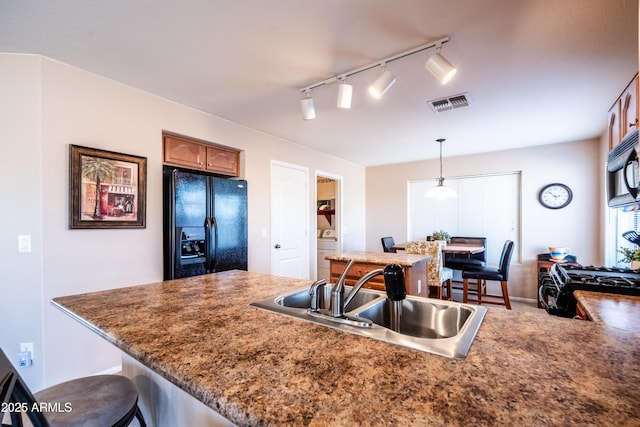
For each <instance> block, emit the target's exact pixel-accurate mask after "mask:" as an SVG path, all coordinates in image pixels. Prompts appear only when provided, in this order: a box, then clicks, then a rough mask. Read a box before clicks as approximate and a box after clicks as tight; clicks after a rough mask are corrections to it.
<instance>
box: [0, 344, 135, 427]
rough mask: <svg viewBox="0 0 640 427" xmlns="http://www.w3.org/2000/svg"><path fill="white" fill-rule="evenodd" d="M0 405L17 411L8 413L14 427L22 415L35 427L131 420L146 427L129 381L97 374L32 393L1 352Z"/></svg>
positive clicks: (18, 426)
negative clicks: (2, 404) (5, 405)
mask: <svg viewBox="0 0 640 427" xmlns="http://www.w3.org/2000/svg"><path fill="white" fill-rule="evenodd" d="M0 403H11V404H12V405H9V406H8V408H12V407H13V408H14V409H16V411H13V412H9V416H10V418H11V426H13V427H22V425H23V416H24V418H28V420H29V421H30V422H31V424H33V425H34V426H36V427H40V426H42V427H47V426H61V427H70V426H81V425H82V426H114V427H124V426H127V425H129V424H130V423H131V422H132V421H133V419H134V418H137V419H138V423H139V424H140V426H141V427H146V423H145V421H144V417H143V416H142V413H141V412H140V408H139V407H138V390H137V389H136V386H135V385H134V383H133V381H131V380H130V379H129V378H127V377H124V376H122V375H96V376H90V377H84V378H78V379H75V380H71V381H67V382H63V383H60V384H58V385H54V386H52V387H49V388H47V389H44V390H42V391H39V392H37V393H35V394H32V393H31V391H30V390H29V388H28V387H27V385H26V384H25V383H24V381H23V380H22V378H21V377H20V374H18V371H17V370H16V369H15V368H14V367H13V365H12V364H11V362H10V361H9V359H7V356H6V355H5V354H4V352H3V351H1V350H0ZM3 408H4V406H3ZM40 408H42V409H40ZM22 409H25V410H24V411H23V410H22ZM2 415H4V413H3V414H2ZM0 421H2V419H1V418H0ZM2 425H3V426H4V425H5V424H2Z"/></svg>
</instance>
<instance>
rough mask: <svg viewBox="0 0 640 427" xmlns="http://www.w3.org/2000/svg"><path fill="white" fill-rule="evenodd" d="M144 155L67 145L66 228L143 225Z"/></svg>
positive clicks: (133, 226)
mask: <svg viewBox="0 0 640 427" xmlns="http://www.w3.org/2000/svg"><path fill="white" fill-rule="evenodd" d="M146 196H147V158H146V157H138V156H132V155H128V154H121V153H114V152H112V151H105V150H98V149H96V148H89V147H81V146H78V145H69V228H72V229H75V228H101V229H103V228H145V227H146V204H147V198H146Z"/></svg>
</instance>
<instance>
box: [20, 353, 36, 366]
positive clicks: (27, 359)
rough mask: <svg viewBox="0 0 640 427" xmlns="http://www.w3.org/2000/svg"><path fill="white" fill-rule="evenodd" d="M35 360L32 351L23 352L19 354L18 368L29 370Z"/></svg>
mask: <svg viewBox="0 0 640 427" xmlns="http://www.w3.org/2000/svg"><path fill="white" fill-rule="evenodd" d="M32 362H33V360H32V359H31V352H30V351H21V352H20V353H18V366H20V367H23V368H28V367H29V366H31V364H32Z"/></svg>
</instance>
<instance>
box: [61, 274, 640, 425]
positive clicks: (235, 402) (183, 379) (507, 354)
mask: <svg viewBox="0 0 640 427" xmlns="http://www.w3.org/2000/svg"><path fill="white" fill-rule="evenodd" d="M310 283H311V282H310V281H302V280H295V279H287V278H279V277H274V276H269V275H263V274H257V273H249V272H244V271H230V272H223V273H217V274H211V275H205V276H199V277H192V278H188V279H180V280H174V281H167V282H161V283H155V284H149V285H142V286H134V287H129V288H121V289H114V290H109V291H103V292H96V293H90V294H83V295H75V296H67V297H60V298H55V299H54V302H53V304H54V305H56V306H58V307H59V308H60V309H61V310H62V311H63V312H65V313H67V314H68V315H70V316H71V317H72V318H74V319H76V320H77V321H79V322H81V323H82V324H84V325H85V326H87V327H88V328H90V329H91V330H92V331H94V332H95V333H97V334H98V335H100V336H101V337H103V338H104V339H106V340H107V341H109V342H111V343H112V344H114V345H115V346H117V347H118V348H120V349H121V350H122V351H123V352H124V353H126V354H127V355H129V356H131V357H132V358H133V359H135V360H137V361H139V362H140V363H141V364H143V365H145V366H147V367H148V368H150V369H152V370H153V371H155V372H157V373H158V374H159V375H161V376H163V377H164V378H166V379H167V380H169V381H171V382H172V383H173V384H175V385H176V386H178V387H180V388H181V389H182V390H185V391H186V392H188V393H189V394H191V395H192V396H194V397H195V398H197V399H198V400H200V401H202V402H203V403H205V404H206V405H207V406H209V407H211V408H213V409H215V410H216V411H217V412H219V413H220V414H222V415H223V416H224V417H226V418H227V419H229V420H231V421H232V422H234V423H236V424H240V425H311V426H336V425H368V426H369V425H421V426H422V425H465V426H467V425H545V426H549V425H558V426H567V425H598V426H607V425H638V424H639V423H640V405H639V404H638V402H640V387H638V384H640V370H639V369H637V367H638V360H637V356H638V354H637V353H638V342H640V334H638V333H635V332H629V331H623V330H619V329H614V328H606V327H603V326H602V325H600V324H598V323H596V322H580V321H576V320H572V319H564V318H559V317H556V316H548V315H546V313H540V314H536V313H517V312H512V311H506V310H502V309H490V310H489V313H488V314H487V316H486V318H485V320H484V322H483V324H482V326H481V327H480V330H479V332H478V335H477V338H476V340H475V342H474V343H473V345H472V346H471V350H470V352H469V355H468V356H467V358H466V359H465V360H462V361H454V360H450V359H447V358H444V357H440V356H435V355H432V354H428V353H423V352H419V351H415V350H411V349H407V348H404V347H398V346H394V345H391V344H387V343H383V342H378V341H374V340H371V339H369V338H365V337H360V336H355V335H351V334H347V333H344V332H341V331H339V330H335V329H331V328H326V327H322V326H318V325H313V324H309V323H306V322H303V321H300V320H297V319H293V318H289V317H285V316H281V315H278V314H274V313H269V312H265V311H261V310H258V309H255V308H253V307H250V306H249V303H250V302H252V301H254V300H257V299H261V298H266V297H268V296H270V295H274V294H277V293H281V292H285V291H289V290H293V289H297V288H301V287H306V286H308V285H309V284H310Z"/></svg>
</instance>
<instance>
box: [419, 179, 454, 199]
mask: <svg viewBox="0 0 640 427" xmlns="http://www.w3.org/2000/svg"><path fill="white" fill-rule="evenodd" d="M442 181H444V179H443V180H442ZM442 181H440V180H438V185H436V186H435V187H433V188H431V189H429V191H427V192H426V194H425V195H424V197H427V198H430V199H438V200H444V199H453V198H456V197H458V193H456V191H455V190H454V189H453V188H451V187H447V186H446V185H444V182H442Z"/></svg>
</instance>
